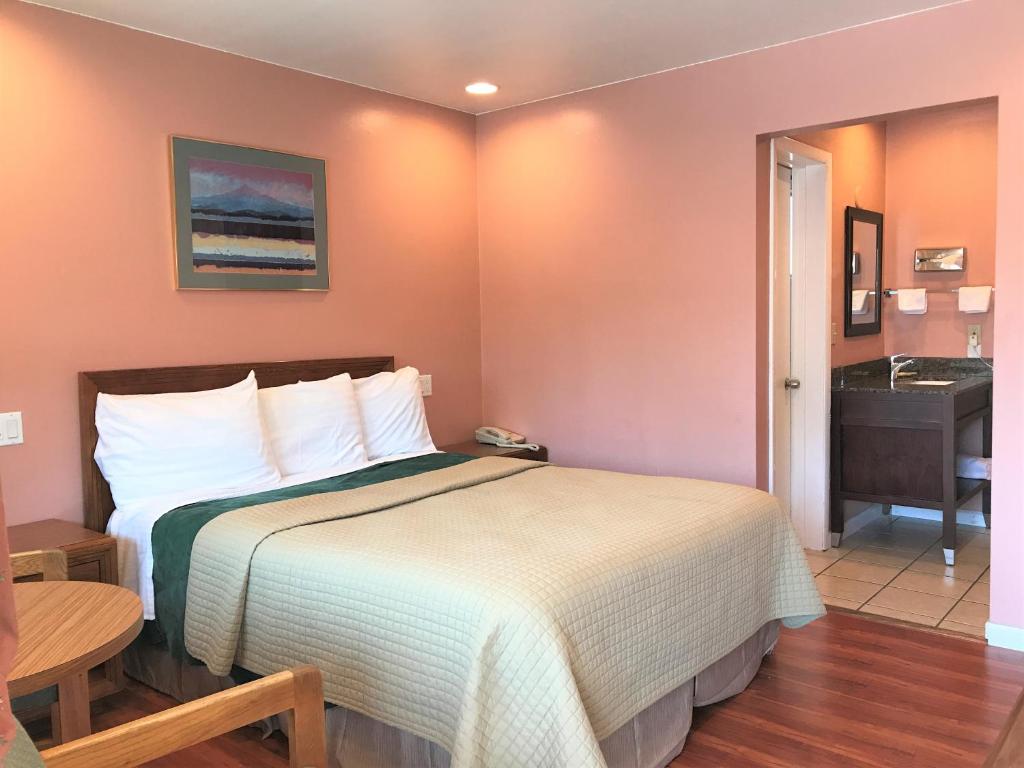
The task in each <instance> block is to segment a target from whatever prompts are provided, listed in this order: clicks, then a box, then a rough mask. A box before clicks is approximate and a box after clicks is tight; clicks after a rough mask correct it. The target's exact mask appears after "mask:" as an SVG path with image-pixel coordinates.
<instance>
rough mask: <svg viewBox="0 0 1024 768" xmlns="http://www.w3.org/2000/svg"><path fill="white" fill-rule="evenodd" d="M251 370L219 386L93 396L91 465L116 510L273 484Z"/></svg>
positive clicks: (274, 474)
mask: <svg viewBox="0 0 1024 768" xmlns="http://www.w3.org/2000/svg"><path fill="white" fill-rule="evenodd" d="M256 391H257V389H256V374H254V373H253V372H251V371H250V372H249V375H248V376H247V377H246V378H245V380H244V381H240V382H239V383H238V384H232V385H231V386H230V387H224V388H223V389H210V390H206V391H203V392H180V393H179V392H173V393H165V394H158V395H108V394H100V395H99V396H98V397H97V398H96V429H97V430H98V431H99V442H98V443H97V445H96V453H95V454H94V456H95V458H96V463H97V464H98V465H99V468H100V471H102V472H103V476H104V477H105V478H106V479H107V482H108V483H110V491H111V493H112V494H113V496H114V503H115V504H116V505H117V507H118V509H126V508H130V507H131V506H132V505H133V504H137V503H138V502H140V501H143V500H145V499H150V498H154V497H159V496H165V495H173V494H180V493H183V492H184V493H203V492H206V491H214V490H216V489H228V488H250V487H257V486H262V485H269V484H272V483H276V482H278V481H279V480H280V479H281V474H280V473H279V472H278V470H277V467H276V466H274V461H273V457H272V455H271V453H270V444H269V443H268V442H267V440H266V439H265V438H264V436H263V425H262V423H261V421H260V410H259V399H258V397H257V394H256Z"/></svg>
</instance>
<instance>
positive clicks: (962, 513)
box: [892, 504, 986, 530]
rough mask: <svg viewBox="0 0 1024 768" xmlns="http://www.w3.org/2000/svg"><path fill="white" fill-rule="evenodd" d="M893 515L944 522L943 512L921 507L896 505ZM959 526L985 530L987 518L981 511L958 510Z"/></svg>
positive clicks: (957, 521) (957, 519)
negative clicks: (970, 526)
mask: <svg viewBox="0 0 1024 768" xmlns="http://www.w3.org/2000/svg"><path fill="white" fill-rule="evenodd" d="M892 513H893V514H894V515H897V516H899V517H913V518H914V519H916V520H935V521H937V522H940V523H941V522H942V511H941V510H938V509H922V508H920V507H901V506H899V505H896V504H894V505H893V507H892ZM956 524H957V525H972V526H974V527H975V528H981V529H982V530H984V529H985V528H986V526H985V516H984V515H983V514H981V512H980V511H979V510H972V509H958V510H957V511H956Z"/></svg>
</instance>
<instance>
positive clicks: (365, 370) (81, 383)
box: [78, 357, 395, 531]
mask: <svg viewBox="0 0 1024 768" xmlns="http://www.w3.org/2000/svg"><path fill="white" fill-rule="evenodd" d="M394 369H395V358H393V357H342V358H337V359H332V360H294V361H287V362H280V363H227V364H225V365H188V366H182V367H179V368H136V369H134V370H125V371H87V372H83V373H79V374H78V421H79V433H80V435H81V445H82V506H83V509H84V512H85V525H86V527H88V528H91V529H92V530H94V531H105V530H106V528H107V519H108V518H109V517H110V515H111V513H112V512H113V511H114V500H113V499H112V498H111V496H110V486H109V485H107V481H106V480H104V479H103V475H102V474H101V473H100V468H99V467H98V466H96V462H95V461H94V460H93V454H94V453H95V452H96V441H97V440H98V439H99V435H98V434H97V432H96V397H97V395H99V393H100V392H105V393H107V394H110V395H154V394H157V393H160V392H198V391H200V390H203V389H217V388H219V387H227V386H230V385H231V384H235V383H237V382H239V381H241V380H242V379H244V378H245V377H246V376H247V375H249V371H256V378H257V380H258V381H259V385H260V386H261V387H279V386H282V385H283V384H294V383H296V382H297V381H299V379H303V380H305V381H316V380H318V379H326V378H329V377H331V376H337V375H338V374H340V373H347V374H350V375H351V376H352V378H354V379H358V378H361V377H363V376H372V375H373V374H375V373H380V372H381V371H393V370H394Z"/></svg>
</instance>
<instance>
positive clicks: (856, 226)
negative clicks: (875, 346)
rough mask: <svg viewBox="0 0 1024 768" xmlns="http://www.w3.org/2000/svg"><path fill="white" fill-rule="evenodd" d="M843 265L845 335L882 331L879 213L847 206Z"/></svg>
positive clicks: (880, 224) (860, 334) (880, 229)
mask: <svg viewBox="0 0 1024 768" xmlns="http://www.w3.org/2000/svg"><path fill="white" fill-rule="evenodd" d="M845 243H846V245H845V248H844V254H845V258H844V259H843V265H844V269H843V271H844V272H845V281H844V283H843V297H844V302H843V303H844V305H845V306H844V312H843V319H844V322H843V326H844V335H845V336H867V335H869V334H872V333H881V332H882V214H880V213H878V212H877V211H867V210H864V209H863V208H854V207H852V206H850V207H848V208H847V209H846V239H845Z"/></svg>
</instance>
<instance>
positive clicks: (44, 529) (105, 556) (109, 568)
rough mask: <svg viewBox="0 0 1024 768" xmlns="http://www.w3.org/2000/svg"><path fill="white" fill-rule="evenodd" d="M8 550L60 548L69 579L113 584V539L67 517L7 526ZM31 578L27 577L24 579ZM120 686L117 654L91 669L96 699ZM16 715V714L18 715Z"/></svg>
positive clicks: (91, 688)
mask: <svg viewBox="0 0 1024 768" xmlns="http://www.w3.org/2000/svg"><path fill="white" fill-rule="evenodd" d="M7 540H8V543H9V544H10V549H11V553H12V554H13V553H15V552H31V551H33V550H37V549H60V550H63V551H64V553H65V554H66V555H67V556H68V580H69V581H98V582H101V583H103V584H115V585H116V584H117V582H118V579H117V541H116V540H115V539H114V538H113V537H112V536H107V535H106V534H105V533H98V532H96V531H90V530H89V529H88V528H83V527H82V526H81V525H78V524H77V523H72V522H69V521H67V520H52V519H51V520H37V521H36V522H34V523H23V524H21V525H12V526H10V527H8V529H7ZM28 580H31V579H28ZM122 688H124V672H123V667H122V664H121V657H120V656H114V657H113V658H112V659H109V660H108V661H106V662H105V663H104V664H102V665H101V666H99V667H96V669H94V670H92V672H91V673H90V675H89V696H90V698H91V699H98V698H100V697H102V696H109V695H110V694H112V693H117V692H118V691H120V690H121V689H122ZM19 716H20V715H19Z"/></svg>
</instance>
